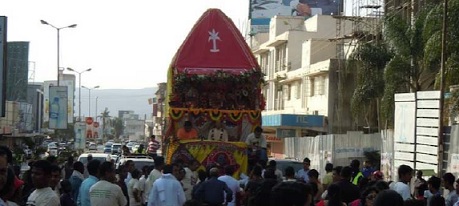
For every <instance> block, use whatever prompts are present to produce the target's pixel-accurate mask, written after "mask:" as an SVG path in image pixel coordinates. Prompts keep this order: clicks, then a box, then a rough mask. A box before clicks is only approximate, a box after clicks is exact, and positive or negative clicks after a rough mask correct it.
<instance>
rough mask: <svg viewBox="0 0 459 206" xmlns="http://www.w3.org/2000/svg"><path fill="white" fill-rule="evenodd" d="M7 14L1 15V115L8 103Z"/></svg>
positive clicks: (0, 115) (3, 114) (1, 115)
mask: <svg viewBox="0 0 459 206" xmlns="http://www.w3.org/2000/svg"><path fill="white" fill-rule="evenodd" d="M6 22H7V17H6V16H0V117H4V116H5V103H6Z"/></svg>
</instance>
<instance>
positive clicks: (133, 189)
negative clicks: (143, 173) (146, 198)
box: [127, 169, 143, 206]
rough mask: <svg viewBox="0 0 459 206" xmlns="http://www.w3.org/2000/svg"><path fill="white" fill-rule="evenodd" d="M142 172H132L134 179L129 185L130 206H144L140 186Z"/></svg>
mask: <svg viewBox="0 0 459 206" xmlns="http://www.w3.org/2000/svg"><path fill="white" fill-rule="evenodd" d="M139 176H140V171H139V170H137V169H135V170H134V171H132V178H131V180H129V182H128V184H127V190H128V196H129V206H141V205H142V204H143V202H142V198H141V192H140V186H139Z"/></svg>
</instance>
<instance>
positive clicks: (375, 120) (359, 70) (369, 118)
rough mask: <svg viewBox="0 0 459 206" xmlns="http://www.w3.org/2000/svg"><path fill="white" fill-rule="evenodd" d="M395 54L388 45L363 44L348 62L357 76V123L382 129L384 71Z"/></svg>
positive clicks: (354, 102) (354, 109)
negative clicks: (358, 121) (360, 121)
mask: <svg viewBox="0 0 459 206" xmlns="http://www.w3.org/2000/svg"><path fill="white" fill-rule="evenodd" d="M391 57H392V54H391V53H390V52H389V50H388V49H387V45H386V44H384V42H382V41H380V40H378V39H373V40H371V41H367V40H362V41H360V42H359V43H358V45H357V47H356V50H355V51H354V52H353V53H352V55H351V56H350V59H349V60H348V68H349V69H351V70H353V71H354V74H355V75H356V88H355V90H354V93H353V95H352V98H351V108H352V114H353V117H354V119H355V120H359V119H362V118H363V119H364V120H365V123H366V126H367V127H370V128H376V127H377V128H378V130H380V129H381V126H380V121H381V118H380V115H379V114H380V102H381V99H382V97H383V94H384V68H385V66H386V64H387V62H388V61H389V60H390V59H391Z"/></svg>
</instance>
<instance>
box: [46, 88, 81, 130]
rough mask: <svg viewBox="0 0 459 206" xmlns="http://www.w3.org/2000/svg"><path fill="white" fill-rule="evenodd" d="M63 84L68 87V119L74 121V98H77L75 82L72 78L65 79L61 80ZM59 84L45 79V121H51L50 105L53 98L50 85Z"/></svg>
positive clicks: (69, 121) (70, 121)
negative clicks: (51, 97)
mask: <svg viewBox="0 0 459 206" xmlns="http://www.w3.org/2000/svg"><path fill="white" fill-rule="evenodd" d="M59 82H60V84H61V86H66V87H67V102H68V103H67V121H68V123H73V112H74V107H73V100H74V99H75V83H74V80H71V79H63V80H60V81H59ZM56 85H57V81H45V82H44V84H43V87H44V88H43V102H44V103H43V107H44V108H43V122H49V106H50V102H51V99H50V97H49V87H53V86H56Z"/></svg>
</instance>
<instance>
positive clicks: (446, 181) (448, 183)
mask: <svg viewBox="0 0 459 206" xmlns="http://www.w3.org/2000/svg"><path fill="white" fill-rule="evenodd" d="M455 179H456V177H454V175H453V174H452V173H449V172H448V173H445V174H444V175H443V185H444V187H445V189H447V190H448V191H449V193H448V195H447V196H446V197H445V203H446V204H445V205H446V206H453V205H454V203H456V202H457V201H458V195H457V192H456V189H454V180H455Z"/></svg>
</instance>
